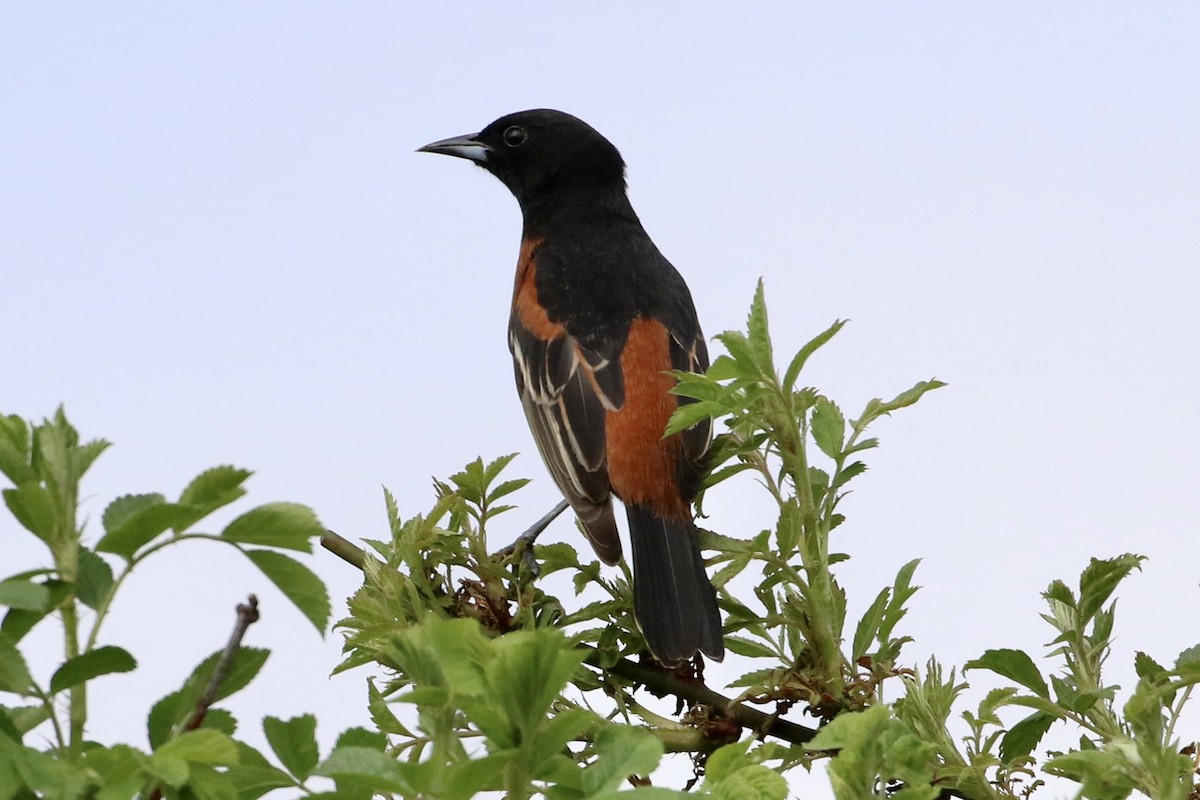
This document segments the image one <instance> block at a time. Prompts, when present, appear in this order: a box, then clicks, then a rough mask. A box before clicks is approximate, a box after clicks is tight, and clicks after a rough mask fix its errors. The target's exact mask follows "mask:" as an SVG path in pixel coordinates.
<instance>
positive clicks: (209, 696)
mask: <svg viewBox="0 0 1200 800" xmlns="http://www.w3.org/2000/svg"><path fill="white" fill-rule="evenodd" d="M255 622H258V598H257V597H255V596H254V595H250V597H249V598H248V599H247V601H246V602H245V603H238V607H237V623H236V624H235V625H234V626H233V633H231V634H230V635H229V641H228V642H227V643H226V644H225V649H224V650H222V651H221V655H220V657H219V658H218V659H217V664H216V666H214V667H213V671H212V675H210V676H209V677H208V683H206V684H205V685H204V691H203V692H201V694H200V699H199V700H197V701H196V710H195V711H193V712H192V716H191V717H190V718H189V719H188V723H187V725H185V726H184V727H183V729H184V730H185V731H194V730H196V729H197V728H199V727H200V726H201V725H202V724H203V723H204V715H205V714H207V713H208V707H209V706H211V705H212V704H213V702H215V701H216V699H217V692H218V691H220V689H221V683H222V682H223V681H224V680H225V676H226V675H227V674H228V673H229V664H230V662H232V661H233V656H234V654H235V653H237V651H238V648H240V647H241V646H242V637H243V636H245V635H246V629H247V628H249V627H250V626H251V625H253V624H254V623H255Z"/></svg>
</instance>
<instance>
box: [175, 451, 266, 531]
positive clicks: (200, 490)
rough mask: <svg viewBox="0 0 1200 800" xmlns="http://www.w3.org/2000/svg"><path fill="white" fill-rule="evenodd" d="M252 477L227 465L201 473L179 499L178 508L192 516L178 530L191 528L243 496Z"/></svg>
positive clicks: (245, 471)
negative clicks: (244, 486)
mask: <svg viewBox="0 0 1200 800" xmlns="http://www.w3.org/2000/svg"><path fill="white" fill-rule="evenodd" d="M253 474H254V473H253V472H251V471H250V470H247V469H239V468H237V467H231V466H228V465H226V466H220V467H213V468H212V469H208V470H205V471H204V472H201V473H200V474H199V475H197V476H196V477H195V478H193V479H192V482H191V483H189V484H188V485H187V488H185V489H184V490H183V494H181V495H180V496H179V505H180V506H184V507H186V508H188V509H190V510H191V514H190V515H189V516H188V517H187V518H186V519H184V520H183V522H182V525H181V527H179V528H176V529H175V530H176V531H182V530H184V529H185V528H188V527H191V526H192V525H195V524H196V523H197V522H199V521H200V520H201V519H203V518H204V517H206V516H208V515H209V514H211V513H212V512H214V511H216V510H217V509H218V508H221V507H223V506H227V505H229V504H230V503H232V502H234V501H235V500H237V499H238V498H240V497H242V496H244V495H245V494H246V490H245V489H244V488H242V484H243V483H245V482H246V479H247V478H249V477H250V476H251V475H253Z"/></svg>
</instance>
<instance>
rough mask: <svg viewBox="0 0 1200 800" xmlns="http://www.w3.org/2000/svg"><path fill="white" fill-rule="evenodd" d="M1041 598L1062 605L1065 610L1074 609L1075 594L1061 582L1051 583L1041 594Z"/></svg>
mask: <svg viewBox="0 0 1200 800" xmlns="http://www.w3.org/2000/svg"><path fill="white" fill-rule="evenodd" d="M1042 597H1045V598H1046V599H1047V600H1053V601H1055V602H1057V603H1062V604H1063V605H1064V606H1066V607H1067V608H1075V594H1074V593H1073V592H1072V591H1071V590H1070V589H1069V588H1068V587H1067V585H1066V584H1065V583H1063V582H1062V581H1057V580H1056V581H1051V583H1050V585H1049V586H1048V587H1046V591H1044V592H1042Z"/></svg>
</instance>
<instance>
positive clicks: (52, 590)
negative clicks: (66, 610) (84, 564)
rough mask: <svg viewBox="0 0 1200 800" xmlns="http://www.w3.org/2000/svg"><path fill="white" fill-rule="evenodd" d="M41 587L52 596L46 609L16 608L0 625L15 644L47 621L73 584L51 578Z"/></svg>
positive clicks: (1, 629)
mask: <svg viewBox="0 0 1200 800" xmlns="http://www.w3.org/2000/svg"><path fill="white" fill-rule="evenodd" d="M41 585H42V586H44V587H45V588H46V591H47V592H49V594H50V599H49V600H48V601H47V603H46V605H45V606H44V607H42V608H41V609H39V610H38V611H24V610H21V609H15V608H14V609H12V610H10V611H9V612H8V613H7V614H5V615H4V622H3V623H0V631H3V632H4V634H5V635H7V636H8V638H9V640H10V641H11V642H12V643H13V644H16V643H18V642H20V641H21V639H23V638H24V637H25V634H27V633H29V632H30V631H31V630H33V627H34V626H35V625H37V624H38V623H39V622H41V621H42V620H43V619H45V618H46V616H47V615H48V614H50V612H52V611H54V610H55V609H57V608H58V606H59V604H60V603H62V601H63V600H65V599H66V598H67V595H69V594H70V593H71V584H69V583H67V582H66V581H60V580H57V579H55V578H49V579H47V580H45V581H43V582H42V583H41Z"/></svg>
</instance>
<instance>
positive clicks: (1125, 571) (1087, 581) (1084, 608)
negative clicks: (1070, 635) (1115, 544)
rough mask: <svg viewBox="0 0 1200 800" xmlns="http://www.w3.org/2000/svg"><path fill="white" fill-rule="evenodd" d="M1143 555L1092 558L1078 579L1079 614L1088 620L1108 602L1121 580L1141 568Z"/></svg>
mask: <svg viewBox="0 0 1200 800" xmlns="http://www.w3.org/2000/svg"><path fill="white" fill-rule="evenodd" d="M1145 560H1146V557H1145V556H1138V555H1132V554H1129V553H1126V554H1125V555H1123V556H1117V557H1116V558H1112V559H1104V560H1101V559H1098V558H1093V559H1092V560H1091V562H1090V563H1089V564H1088V565H1087V568H1086V569H1084V571H1083V575H1082V576H1081V577H1080V579H1079V615H1080V616H1081V617H1082V618H1083V619H1084V620H1089V619H1091V618H1092V617H1093V616H1095V615H1096V613H1097V612H1099V611H1100V609H1101V607H1102V606H1103V605H1104V604H1105V603H1106V602H1108V598H1109V597H1111V596H1112V593H1113V591H1114V590H1115V589H1116V588H1117V584H1119V583H1120V582H1121V581H1122V580H1124V579H1125V577H1126V576H1128V575H1129V573H1130V572H1132V571H1133V570H1135V569H1141V563H1142V562H1143V561H1145Z"/></svg>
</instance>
